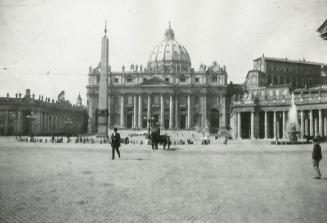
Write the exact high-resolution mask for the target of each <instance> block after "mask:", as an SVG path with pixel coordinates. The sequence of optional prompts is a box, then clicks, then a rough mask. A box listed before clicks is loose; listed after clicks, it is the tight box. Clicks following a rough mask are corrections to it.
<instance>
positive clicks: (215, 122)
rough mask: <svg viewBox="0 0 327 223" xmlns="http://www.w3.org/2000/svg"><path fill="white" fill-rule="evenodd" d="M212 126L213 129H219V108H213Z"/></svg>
mask: <svg viewBox="0 0 327 223" xmlns="http://www.w3.org/2000/svg"><path fill="white" fill-rule="evenodd" d="M210 128H211V129H213V130H218V129H219V111H218V110H217V109H212V110H211V116H210Z"/></svg>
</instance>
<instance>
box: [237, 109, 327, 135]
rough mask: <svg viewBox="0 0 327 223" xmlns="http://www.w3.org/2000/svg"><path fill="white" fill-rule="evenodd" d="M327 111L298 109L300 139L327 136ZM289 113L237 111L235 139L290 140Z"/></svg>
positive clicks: (297, 118) (296, 118) (297, 127)
mask: <svg viewBox="0 0 327 223" xmlns="http://www.w3.org/2000/svg"><path fill="white" fill-rule="evenodd" d="M326 112H327V109H321V108H319V109H299V108H298V109H297V117H295V118H294V119H295V121H296V122H297V123H296V125H297V126H296V130H297V131H299V137H300V138H303V137H304V136H305V135H310V136H314V135H317V134H319V135H320V136H327V114H326ZM288 113H289V111H285V110H283V111H278V110H276V111H237V112H234V114H233V126H232V128H234V138H239V139H240V138H251V139H255V138H265V139H269V138H274V139H275V138H279V139H280V138H288V133H287V131H288V126H287V125H288V123H289V117H288Z"/></svg>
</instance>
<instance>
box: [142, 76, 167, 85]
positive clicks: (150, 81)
mask: <svg viewBox="0 0 327 223" xmlns="http://www.w3.org/2000/svg"><path fill="white" fill-rule="evenodd" d="M139 85H141V86H149V85H152V86H153V85H156V86H170V85H171V84H170V83H168V82H166V81H164V80H162V79H161V78H159V77H152V78H150V79H148V80H146V81H144V82H142V83H141V84H139Z"/></svg>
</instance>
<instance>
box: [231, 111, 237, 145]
mask: <svg viewBox="0 0 327 223" xmlns="http://www.w3.org/2000/svg"><path fill="white" fill-rule="evenodd" d="M232 117H233V133H234V135H233V138H234V139H236V138H237V113H233V116H232Z"/></svg>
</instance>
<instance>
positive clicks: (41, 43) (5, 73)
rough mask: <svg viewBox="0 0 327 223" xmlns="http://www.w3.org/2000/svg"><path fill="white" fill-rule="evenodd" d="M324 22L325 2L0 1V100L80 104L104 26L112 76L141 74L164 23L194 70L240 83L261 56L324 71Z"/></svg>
mask: <svg viewBox="0 0 327 223" xmlns="http://www.w3.org/2000/svg"><path fill="white" fill-rule="evenodd" d="M325 19H327V0H297V1H294V0H265V1H263V0H165V1H160V0H152V1H150V0H117V1H114V0H90V1H86V0H76V1H73V0H71V1H68V0H66V1H64V0H28V1H27V0H0V78H1V79H0V97H1V96H5V95H6V94H7V92H9V93H10V95H11V96H14V94H16V93H18V92H22V93H24V92H25V89H27V88H30V89H31V92H32V93H35V95H36V96H38V95H39V94H42V95H44V96H47V97H50V98H54V99H55V98H57V96H58V94H59V93H60V92H61V91H62V90H64V91H65V92H66V99H68V100H71V101H72V102H73V103H75V102H76V98H77V95H78V94H79V93H80V94H81V96H82V98H83V104H86V85H87V73H88V67H89V66H93V67H94V66H96V65H97V64H98V63H99V61H100V54H101V38H102V37H103V35H104V31H103V30H104V23H105V20H107V21H108V36H109V63H110V65H111V67H112V70H113V71H120V70H121V67H122V65H123V64H124V65H125V66H126V68H129V67H130V65H131V64H132V63H133V64H139V65H140V64H143V67H144V66H145V65H146V63H147V59H148V57H149V54H150V52H151V51H152V49H153V48H154V47H155V46H156V45H157V44H158V43H159V42H160V41H162V40H163V39H164V32H165V30H166V29H167V28H168V22H169V21H170V22H171V26H172V28H173V30H174V32H175V39H176V40H177V42H179V43H180V44H181V45H183V46H185V48H186V49H187V51H188V52H189V55H190V58H191V62H192V67H193V68H195V69H196V70H197V69H198V68H199V65H200V64H201V63H205V64H207V65H210V64H212V62H213V61H217V62H218V64H220V65H221V66H223V65H226V67H227V72H228V81H233V82H234V83H242V82H243V81H244V79H245V77H246V74H247V71H248V70H250V69H251V68H252V63H253V59H255V58H257V57H260V56H262V54H264V55H265V56H267V57H278V58H285V57H287V58H289V59H302V58H305V59H306V60H308V61H315V62H322V63H327V41H323V40H322V39H320V37H319V34H318V33H317V32H316V30H317V29H318V27H319V26H320V25H321V24H322V23H323V22H324V21H325Z"/></svg>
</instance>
